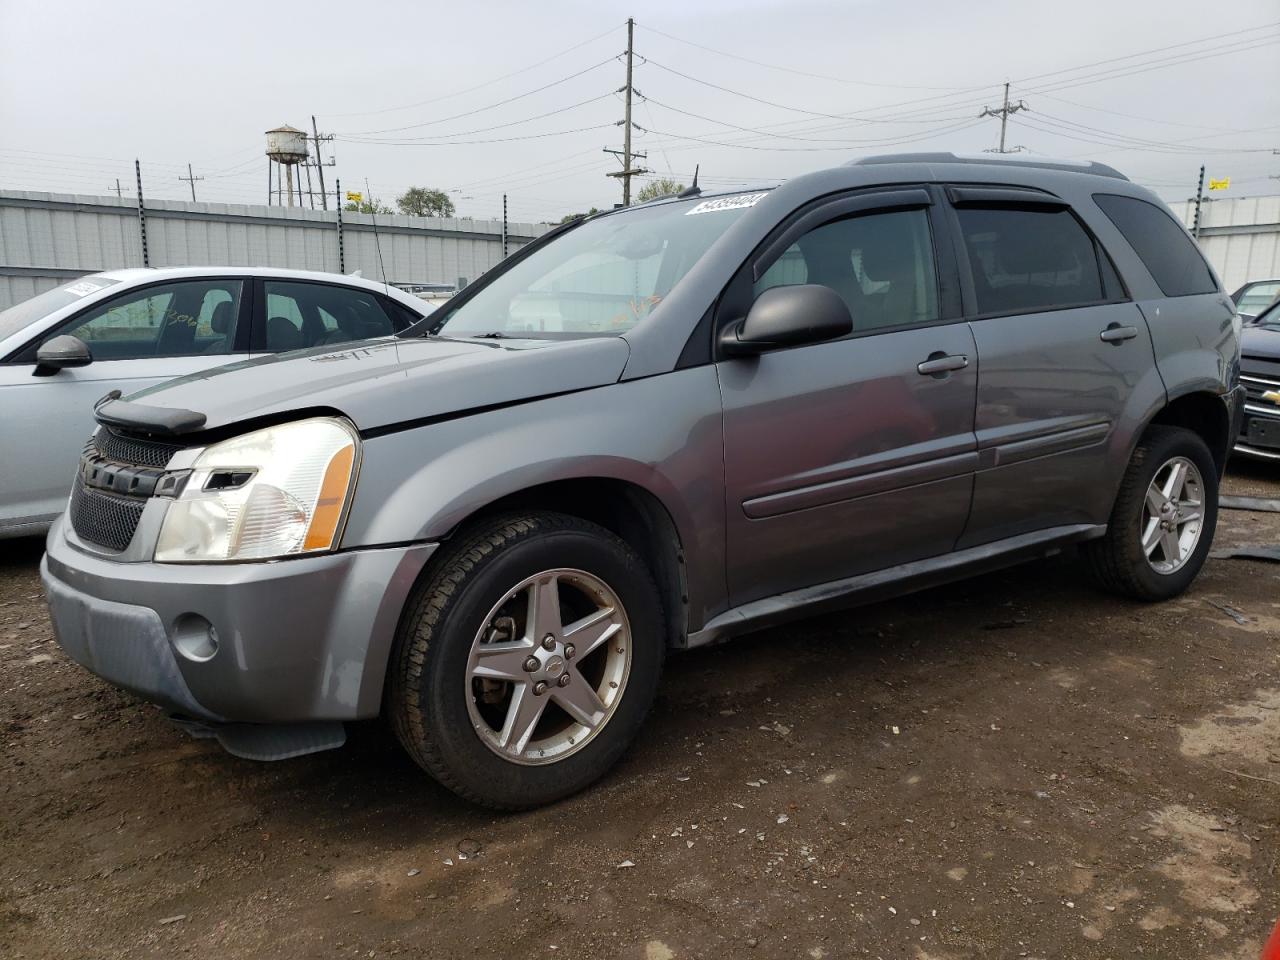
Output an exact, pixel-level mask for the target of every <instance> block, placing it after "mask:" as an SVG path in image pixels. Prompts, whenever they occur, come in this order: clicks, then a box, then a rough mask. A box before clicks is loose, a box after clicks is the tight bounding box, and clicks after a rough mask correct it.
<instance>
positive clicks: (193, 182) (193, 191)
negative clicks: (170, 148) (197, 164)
mask: <svg viewBox="0 0 1280 960" xmlns="http://www.w3.org/2000/svg"><path fill="white" fill-rule="evenodd" d="M178 179H179V180H185V181H186V182H187V183H189V184H191V202H192V203H195V201H196V181H197V180H203V179H204V177H197V176H195V175H194V174H193V173H192V172H191V164H189V163H188V164H187V175H186V176H185V177H179V178H178Z"/></svg>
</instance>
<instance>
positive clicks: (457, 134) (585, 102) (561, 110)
mask: <svg viewBox="0 0 1280 960" xmlns="http://www.w3.org/2000/svg"><path fill="white" fill-rule="evenodd" d="M612 96H613V93H612V92H609V93H602V94H600V95H599V96H597V97H588V98H587V99H586V100H579V101H578V102H577V103H571V104H569V105H568V106H565V107H559V108H557V109H555V110H548V111H547V112H546V113H539V114H535V115H534V116H532V117H524V118H523V119H520V120H511V121H508V122H507V123H498V124H495V125H493V126H491V127H480V128H478V129H476V130H459V131H455V132H453V133H435V134H426V135H424V136H421V137H395V138H393V139H394V140H395V141H399V142H408V141H424V142H425V141H427V140H447V139H450V138H452V137H469V136H474V135H475V134H478V133H489V132H491V131H493V130H504V129H506V128H507V127H518V126H519V125H520V124H522V123H532V122H533V121H534V120H545V119H546V118H547V117H554V116H556V115H557V114H561V113H568V112H569V111H571V110H577V109H578V108H579V107H585V106H587V105H588V104H592V103H597V102H599V101H601V100H608V99H610V98H611V97H612ZM343 139H344V140H348V141H351V140H354V139H355V138H354V136H353V135H348V136H345V137H343ZM358 142H360V143H381V142H382V141H381V140H380V139H377V138H373V137H363V138H360V140H359V141H358Z"/></svg>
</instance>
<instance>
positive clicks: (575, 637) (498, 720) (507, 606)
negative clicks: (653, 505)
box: [388, 512, 665, 810]
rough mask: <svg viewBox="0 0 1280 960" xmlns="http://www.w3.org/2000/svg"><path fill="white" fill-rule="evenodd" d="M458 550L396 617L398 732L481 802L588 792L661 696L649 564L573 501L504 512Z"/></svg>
mask: <svg viewBox="0 0 1280 960" xmlns="http://www.w3.org/2000/svg"><path fill="white" fill-rule="evenodd" d="M448 550H449V552H448V553H447V554H446V556H444V557H443V558H442V559H441V561H440V562H439V563H438V564H437V565H436V566H435V568H434V572H433V573H432V574H431V575H430V576H429V577H428V578H427V579H426V580H425V581H424V582H423V583H422V584H421V585H420V586H419V587H418V588H417V590H416V591H415V593H414V595H413V597H412V598H411V599H410V602H409V605H408V607H407V608H406V609H407V614H406V616H405V617H404V618H403V621H402V623H401V625H400V633H399V636H398V637H397V641H396V649H395V651H394V652H393V656H392V660H391V664H390V677H389V681H390V693H389V700H388V706H389V713H390V717H391V720H392V724H393V726H394V729H395V731H396V735H397V737H398V739H399V740H400V742H401V743H402V744H403V745H404V747H405V749H406V750H407V751H408V752H409V755H410V756H411V757H413V759H414V760H415V761H416V762H417V763H418V765H419V766H421V767H422V768H423V769H424V770H426V771H427V772H428V773H430V774H431V775H432V776H433V777H435V779H437V780H438V781H440V783H442V784H443V785H444V786H446V787H448V788H449V789H450V790H452V791H453V792H454V793H456V794H458V795H459V796H461V797H463V798H464V799H467V800H470V801H472V802H474V803H478V804H482V805H484V806H487V807H492V808H495V809H500V810H518V809H524V808H528V807H536V806H539V805H541V804H545V803H550V802H552V801H554V800H558V799H560V798H561V797H565V796H568V795H569V794H571V793H574V792H576V791H578V790H581V789H582V788H584V787H586V786H587V785H588V784H590V783H591V782H593V781H594V780H596V779H597V778H598V777H600V776H601V775H602V774H604V773H605V771H607V770H608V769H609V768H610V767H612V766H613V764H614V763H615V762H617V760H618V759H619V758H620V757H621V756H622V754H623V753H624V752H625V750H626V749H627V747H628V746H629V745H630V744H631V742H632V740H633V739H634V738H635V736H636V734H637V732H638V731H639V729H640V726H641V724H642V723H643V722H644V719H645V717H646V715H647V714H648V712H649V708H650V706H651V705H652V703H653V700H654V697H655V695H656V693H657V686H658V679H659V676H660V675H661V672H662V661H663V655H664V653H665V641H664V637H665V631H664V629H663V615H662V605H661V602H660V598H659V594H658V588H657V587H656V586H655V584H654V581H653V577H652V576H651V575H650V573H649V571H648V569H646V567H645V566H644V564H643V562H642V561H641V560H640V558H639V557H638V556H637V554H636V553H635V551H634V550H632V549H631V548H630V547H629V546H628V545H627V544H626V543H624V542H623V541H622V540H620V539H618V537H616V536H614V535H613V534H612V533H611V532H609V531H608V530H605V529H604V528H603V527H599V526H597V525H595V524H593V523H589V522H587V521H585V520H581V519H579V518H577V517H571V516H566V515H564V514H555V513H543V512H531V513H524V514H519V515H509V516H505V517H498V518H494V519H492V520H490V521H487V522H485V523H483V524H481V525H480V526H477V527H474V528H472V529H471V530H469V531H464V532H463V533H461V534H460V535H459V536H458V537H457V538H455V541H454V543H453V544H452V545H451V546H450V547H449V548H448ZM562 628H563V629H562ZM564 678H568V679H564Z"/></svg>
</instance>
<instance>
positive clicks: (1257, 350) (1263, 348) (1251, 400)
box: [1236, 302, 1280, 460]
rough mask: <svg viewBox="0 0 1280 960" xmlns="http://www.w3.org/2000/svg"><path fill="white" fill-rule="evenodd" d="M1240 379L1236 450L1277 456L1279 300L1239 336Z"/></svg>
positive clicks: (1266, 457)
mask: <svg viewBox="0 0 1280 960" xmlns="http://www.w3.org/2000/svg"><path fill="white" fill-rule="evenodd" d="M1240 382H1241V383H1243V384H1244V387H1245V390H1246V391H1248V399H1247V400H1246V401H1245V405H1244V422H1243V423H1242V424H1241V427H1240V436H1239V438H1238V439H1237V440H1236V451H1237V452H1239V453H1243V454H1247V455H1248V456H1251V457H1260V458H1262V459H1264V460H1280V302H1276V303H1273V304H1271V306H1269V307H1268V308H1267V309H1266V310H1264V311H1263V312H1262V313H1260V314H1258V318H1257V319H1256V320H1255V321H1254V322H1253V324H1252V325H1251V326H1248V327H1245V329H1244V332H1243V333H1242V334H1241V336H1240Z"/></svg>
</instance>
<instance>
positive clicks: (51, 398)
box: [0, 267, 430, 537]
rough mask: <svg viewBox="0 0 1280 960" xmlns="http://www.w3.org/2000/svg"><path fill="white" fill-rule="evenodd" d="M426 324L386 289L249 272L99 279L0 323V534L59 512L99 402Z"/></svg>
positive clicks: (55, 293)
mask: <svg viewBox="0 0 1280 960" xmlns="http://www.w3.org/2000/svg"><path fill="white" fill-rule="evenodd" d="M428 313H430V310H429V309H428V307H427V305H426V304H425V303H424V302H423V301H422V300H420V299H419V298H417V297H415V296H412V295H410V294H407V293H404V292H402V291H400V290H397V289H396V288H395V287H393V286H388V285H386V284H382V283H374V282H372V281H369V280H362V279H360V278H358V277H346V276H341V275H339V274H332V273H316V272H312V271H306V270H275V269H266V268H259V267H175V268H165V269H159V270H153V269H129V270H109V271H107V272H105V273H95V274H91V275H89V276H86V277H81V278H80V279H78V280H72V281H70V282H69V283H64V284H63V285H62V286H60V287H57V288H55V289H53V290H49V291H47V292H45V293H42V294H40V295H39V296H36V297H33V298H31V299H30V300H25V301H23V302H22V303H19V304H16V305H15V306H12V307H10V308H9V309H8V310H5V311H3V312H0V537H14V536H24V535H28V534H38V533H41V532H43V531H44V530H45V529H46V528H47V527H48V525H49V523H50V522H51V521H52V520H53V519H54V518H55V517H57V515H58V514H59V513H61V512H62V510H63V508H64V507H65V506H66V500H67V492H68V491H69V490H70V489H71V482H72V479H73V477H74V475H75V470H76V463H77V462H78V459H79V456H80V450H81V447H82V446H83V445H84V442H85V438H87V437H88V436H89V434H90V433H91V432H92V431H93V427H94V419H93V405H94V403H95V402H96V401H98V400H99V399H101V398H102V397H103V396H104V395H106V394H107V393H110V392H111V391H113V390H120V391H121V392H122V393H125V394H128V393H133V392H135V391H137V390H141V389H143V388H144V387H149V386H151V385H152V384H155V383H158V382H160V381H162V380H168V379H171V378H173V377H179V376H183V375H185V374H192V373H200V372H202V371H205V370H209V369H211V368H213V367H218V366H222V365H223V364H227V363H231V362H232V361H235V360H247V359H249V358H251V357H254V356H261V355H263V354H269V353H279V352H282V351H285V350H296V349H301V348H304V347H316V346H332V345H336V344H342V343H347V342H350V341H355V340H365V339H368V338H371V337H383V336H389V335H391V334H395V333H398V332H399V331H401V330H404V329H406V328H407V327H409V326H411V325H413V324H415V323H417V322H418V321H419V320H421V319H422V318H423V317H424V316H425V315H426V314H428Z"/></svg>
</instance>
